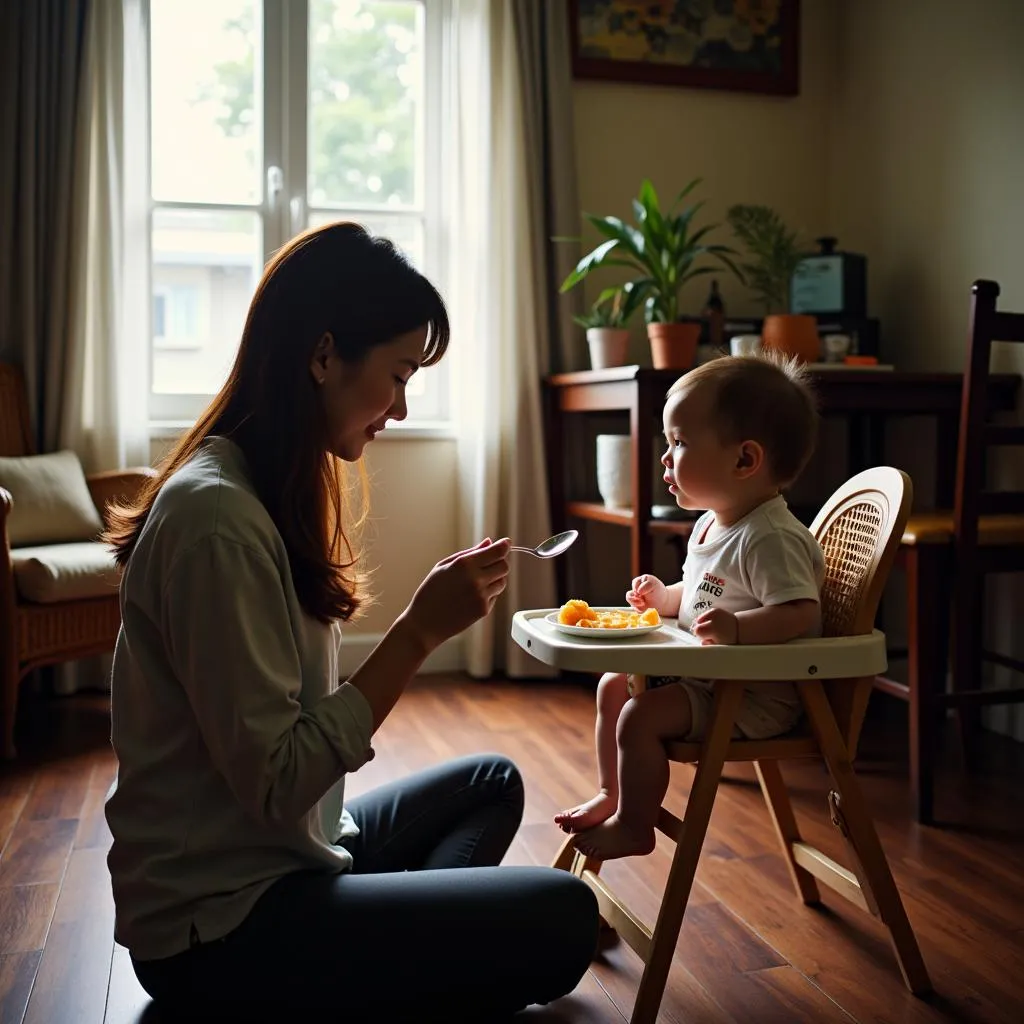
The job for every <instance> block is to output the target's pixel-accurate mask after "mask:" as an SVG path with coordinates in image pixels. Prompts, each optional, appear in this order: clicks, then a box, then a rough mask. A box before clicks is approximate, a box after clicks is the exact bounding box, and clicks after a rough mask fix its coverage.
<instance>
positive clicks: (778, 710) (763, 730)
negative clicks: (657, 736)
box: [629, 676, 803, 741]
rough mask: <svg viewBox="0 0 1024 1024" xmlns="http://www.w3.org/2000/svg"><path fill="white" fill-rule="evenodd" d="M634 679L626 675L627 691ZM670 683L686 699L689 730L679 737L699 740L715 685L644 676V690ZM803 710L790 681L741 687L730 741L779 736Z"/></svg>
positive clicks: (713, 695) (708, 712) (706, 719)
mask: <svg viewBox="0 0 1024 1024" xmlns="http://www.w3.org/2000/svg"><path fill="white" fill-rule="evenodd" d="M634 679H636V677H634V676H629V692H630V694H631V695H635V691H634V686H635V683H634ZM671 684H674V685H676V686H681V687H682V689H683V692H684V693H685V694H686V696H687V699H688V700H689V702H690V722H691V725H690V731H689V732H688V733H687V734H686V735H685V736H683V737H681V738H682V739H683V740H690V741H695V740H702V739H704V737H705V736H706V735H707V729H708V723H709V722H710V721H711V705H712V704H713V702H714V699H715V684H714V683H713V682H711V681H710V680H707V679H690V678H688V677H684V676H647V686H646V688H647V689H648V690H656V689H657V688H658V687H660V686H669V685H671ZM802 713H803V704H802V703H801V701H800V698H799V696H798V695H797V693H796V688H795V687H794V686H793V684H792V683H758V684H757V686H756V687H749V686H745V687H744V688H743V697H742V698H741V699H740V707H739V710H738V711H737V712H736V723H735V725H734V726H733V730H732V738H733V739H734V740H739V739H747V740H767V739H771V738H772V737H773V736H782V735H783V734H784V733H787V732H789V731H790V730H791V729H793V728H794V727H795V726H796V724H797V722H798V721H799V720H800V716H801V714H802Z"/></svg>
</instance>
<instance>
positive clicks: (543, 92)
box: [445, 0, 578, 677]
mask: <svg viewBox="0 0 1024 1024" xmlns="http://www.w3.org/2000/svg"><path fill="white" fill-rule="evenodd" d="M548 6H549V5H547V4H530V3H527V2H525V0H524V3H522V4H519V3H518V2H517V3H515V4H512V3H506V2H505V0H453V2H452V19H451V23H450V25H449V33H450V39H449V43H450V46H449V51H450V53H451V56H452V59H451V60H450V61H449V62H448V69H449V76H450V79H449V82H448V83H447V85H448V99H447V106H448V111H447V114H448V117H447V123H448V124H449V125H450V126H451V137H450V138H449V139H448V140H446V145H445V153H446V156H447V157H448V158H449V169H450V173H449V174H448V175H447V182H448V185H449V188H450V196H449V202H450V217H449V225H450V231H451V234H450V238H451V239H452V245H451V246H450V247H449V274H448V281H447V287H448V295H449V299H450V303H451V307H452V320H453V331H454V347H453V348H454V350H453V370H454V373H455V378H456V386H455V392H454V393H455V395H456V396H457V399H456V403H455V404H456V408H455V413H456V416H457V421H458V428H459V456H458V461H459V510H460V519H459V527H460V537H461V540H462V541H463V542H464V544H465V545H466V546H468V545H470V544H473V543H476V542H477V541H478V540H480V539H481V538H482V537H484V536H491V537H494V538H497V537H500V536H503V535H508V536H511V537H512V538H513V542H514V543H517V544H529V545H532V544H535V543H537V542H538V541H540V540H542V539H543V538H544V537H546V536H548V534H549V533H550V516H549V512H548V491H547V481H546V475H545V473H546V471H545V445H544V437H543V430H542V418H541V380H542V378H543V377H544V375H545V374H547V373H548V372H549V371H550V369H551V367H552V365H565V364H566V363H570V364H571V361H572V360H571V353H569V352H568V350H567V348H566V346H567V345H568V344H569V343H568V342H563V340H562V339H563V338H564V337H566V334H565V333H564V331H563V322H564V320H565V310H566V307H563V306H562V304H561V303H558V302H557V300H556V298H555V295H556V290H557V285H558V281H559V279H560V278H559V271H558V269H556V261H568V265H571V261H572V255H571V254H562V253H558V252H556V250H555V249H554V248H553V246H552V243H551V241H550V239H551V236H552V234H555V233H556V231H558V230H559V229H558V227H557V226H556V223H555V221H556V216H555V214H556V211H557V217H560V218H563V222H568V221H569V220H570V218H571V223H572V224H573V225H578V213H574V214H570V213H569V211H568V210H563V207H570V206H571V207H573V208H575V203H574V201H573V198H572V193H573V191H574V187H573V179H574V176H575V172H574V169H573V162H572V146H573V141H572V130H571V110H570V102H571V95H570V92H569V90H568V86H567V84H566V83H564V82H563V83H562V85H560V86H558V87H557V89H556V90H555V91H554V92H552V91H551V90H550V89H549V87H548V86H547V85H546V84H545V83H546V82H548V81H549V80H553V81H558V80H559V76H561V75H564V74H566V72H565V68H567V66H568V47H567V45H566V34H565V31H564V25H563V27H562V29H561V30H553V29H552V28H551V26H552V25H554V24H556V22H557V20H558V19H557V18H556V17H555V16H554V15H553V14H552V12H551V11H547V10H546V8H547V7H548ZM550 6H551V8H552V9H557V10H558V11H559V12H560V14H559V16H560V17H561V18H562V19H564V17H565V7H564V4H563V3H557V4H551V5H550ZM531 8H532V10H531ZM561 47H564V48H565V49H564V52H555V49H557V48H561ZM559 67H561V70H559ZM556 133H557V138H556V137H555V136H556ZM556 181H557V182H559V184H558V185H557V188H556V187H555V186H554V184H553V183H554V182H556ZM556 192H557V195H556V194H555V193H556ZM563 233H564V232H563ZM568 233H570V234H572V233H575V232H574V231H573V229H572V228H569V229H568ZM570 308H571V307H570ZM513 557H514V558H515V562H514V565H513V570H512V575H511V579H510V582H509V587H508V590H507V591H506V594H505V595H504V597H503V598H502V600H501V602H499V604H498V606H497V607H496V608H495V611H494V613H493V614H492V615H491V616H489V617H488V618H487V619H486V620H485V621H483V622H481V623H478V624H477V625H476V626H475V627H473V628H472V629H471V630H469V631H468V632H467V634H466V637H465V644H466V648H465V654H466V667H467V669H468V671H469V672H470V673H471V674H473V675H476V676H480V677H485V676H488V675H491V674H492V673H493V672H495V671H503V672H505V673H507V674H508V675H511V676H539V675H549V674H550V671H549V670H548V669H546V668H545V667H544V666H542V665H540V663H538V662H537V661H535V660H534V659H532V658H530V657H529V656H528V655H526V654H525V652H523V651H522V650H521V649H520V648H519V647H518V646H516V645H515V644H514V643H512V641H511V639H510V637H509V628H510V623H511V617H512V613H513V612H514V611H515V610H516V609H518V608H537V607H548V606H550V605H552V604H553V602H554V599H555V586H554V570H553V567H552V566H551V564H550V563H547V562H540V561H537V560H534V559H531V558H530V557H529V556H518V555H517V556H513Z"/></svg>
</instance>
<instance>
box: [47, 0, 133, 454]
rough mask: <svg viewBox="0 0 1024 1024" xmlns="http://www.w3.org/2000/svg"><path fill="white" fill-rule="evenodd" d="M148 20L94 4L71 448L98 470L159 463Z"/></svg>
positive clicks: (119, 6) (113, 0)
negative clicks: (155, 458) (152, 345)
mask: <svg viewBox="0 0 1024 1024" xmlns="http://www.w3.org/2000/svg"><path fill="white" fill-rule="evenodd" d="M145 14H146V11H145V4H144V0H94V3H93V4H92V7H91V10H90V18H89V23H88V27H87V31H86V60H87V62H88V73H87V77H86V80H87V82H88V88H87V90H86V93H85V95H84V96H83V102H82V103H81V106H80V108H79V116H80V118H81V119H82V123H81V126H80V132H79V134H80V137H81V138H82V140H83V144H84V145H85V146H87V147H88V153H87V154H86V160H85V161H83V163H84V164H85V165H86V166H88V168H89V176H88V196H89V209H88V217H89V230H88V232H87V235H86V238H85V241H84V247H85V252H84V259H83V260H81V261H80V264H79V266H80V268H81V269H80V273H79V275H78V280H77V282H76V285H77V288H78V293H79V301H78V302H77V303H76V305H77V308H79V309H80V310H82V316H81V319H80V320H79V323H78V330H79V331H80V333H81V337H80V338H79V339H78V343H77V344H75V345H74V346H73V365H72V372H71V373H69V374H68V380H69V382H70V386H69V394H68V396H67V402H68V405H69V407H70V410H71V413H72V414H71V415H69V416H67V417H65V419H64V421H63V431H62V437H61V443H62V445H63V446H66V447H70V448H74V449H75V450H76V451H77V452H78V453H79V455H80V456H81V458H82V460H83V462H84V463H85V464H86V466H87V467H88V468H89V469H91V470H103V469H119V468H123V467H125V466H135V465H146V464H148V462H149V423H148V409H147V396H148V392H149V386H148V380H149V377H148V363H147V360H148V351H149V348H148V345H147V339H148V337H149V333H148V328H149V325H148V317H149V287H150V286H149V222H148V218H149V213H148V194H149V186H148V181H149V177H148V174H149V171H148V163H147V161H148V146H147V145H146V144H145V143H144V142H143V141H141V140H145V139H146V138H147V137H148V127H147V119H148V96H149V91H148V81H147V72H146V52H147V49H148V32H147V27H146V21H145ZM126 139H127V140H129V141H130V144H128V145H126V144H125V140H126Z"/></svg>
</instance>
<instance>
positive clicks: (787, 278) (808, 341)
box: [726, 204, 821, 363]
mask: <svg viewBox="0 0 1024 1024" xmlns="http://www.w3.org/2000/svg"><path fill="white" fill-rule="evenodd" d="M726 219H727V220H728V222H729V226H730V227H731V228H732V230H733V233H734V234H735V235H736V237H737V239H739V241H740V242H741V243H742V244H743V246H744V247H745V248H746V250H747V255H748V257H749V262H747V263H744V264H743V272H744V276H745V277H746V280H747V283H748V284H749V285H750V287H751V288H752V289H753V290H754V291H755V292H756V293H757V295H758V297H759V298H760V300H761V302H762V304H763V305H764V308H765V318H764V326H763V327H762V328H761V345H762V346H763V347H764V348H766V349H774V350H775V351H777V352H782V353H784V354H785V355H788V356H794V357H796V358H797V359H801V360H803V361H804V362H808V363H814V362H817V361H818V359H819V358H820V351H821V349H820V341H819V338H818V321H817V320H815V318H814V317H813V316H807V315H803V314H794V313H790V312H789V294H790V292H789V289H790V284H791V282H792V280H793V275H794V274H795V273H796V270H797V267H798V265H799V263H800V260H801V258H802V255H803V253H802V249H803V247H802V246H801V244H800V242H799V240H798V238H797V234H796V232H795V231H790V230H789V229H788V228H787V227H786V225H785V224H784V223H783V221H782V218H781V217H780V216H779V215H778V214H777V213H776V212H775V211H774V210H773V209H772V208H771V207H769V206H758V205H752V204H738V205H736V206H733V207H731V208H730V210H729V212H728V213H727V214H726Z"/></svg>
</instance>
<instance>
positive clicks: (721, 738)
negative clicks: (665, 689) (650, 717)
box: [630, 681, 743, 1024]
mask: <svg viewBox="0 0 1024 1024" xmlns="http://www.w3.org/2000/svg"><path fill="white" fill-rule="evenodd" d="M742 695H743V683H742V682H740V681H729V682H722V681H719V682H716V683H715V700H714V704H713V705H712V708H711V719H710V723H709V725H708V735H707V737H706V739H705V740H704V742H703V744H702V745H701V750H700V760H699V761H698V762H697V771H696V774H695V775H694V778H693V785H692V786H691V787H690V796H689V798H688V799H687V801H686V814H685V816H684V817H683V821H682V827H681V828H680V830H679V834H678V835H677V836H676V837H675V840H676V852H675V855H674V856H673V857H672V867H671V868H670V869H669V876H668V882H667V884H666V886H665V893H664V895H663V896H662V899H661V909H660V910H659V912H658V920H657V923H656V924H655V926H654V932H653V934H652V936H651V952H650V956H649V957H648V958H647V961H646V964H645V966H644V973H643V977H642V978H641V979H640V988H639V990H638V991H637V994H636V1003H635V1004H634V1006H633V1015H632V1016H631V1017H630V1024H655V1021H656V1020H657V1017H658V1009H659V1007H660V1006H661V999H662V996H663V995H664V992H665V982H666V981H667V980H668V972H669V968H670V967H671V966H672V957H673V955H674V954H675V950H676V942H677V941H678V940H679V929H680V928H681V927H682V924H683V915H684V914H685V913H686V904H687V903H688V902H689V899H690V890H691V889H692V888H693V877H694V875H695V874H696V873H697V862H698V860H699V859H700V851H701V849H702V847H703V846H704V837H705V835H707V831H708V822H709V821H710V820H711V809H712V808H713V807H714V804H715V795H716V793H717V792H718V783H719V780H720V779H721V777H722V767H723V765H724V764H725V753H726V751H727V750H728V748H729V741H730V739H731V736H732V727H733V723H734V722H735V721H736V712H737V710H738V708H739V705H740V698H741V697H742Z"/></svg>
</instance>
